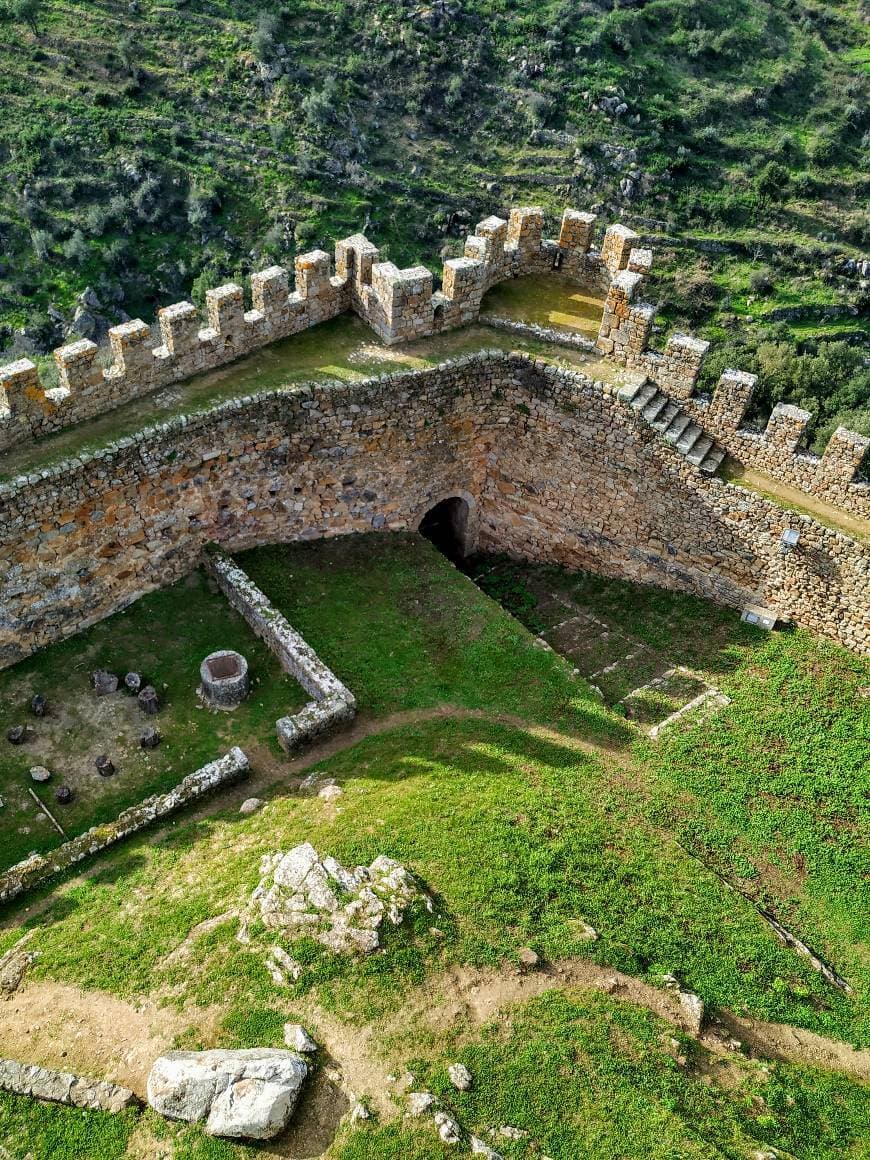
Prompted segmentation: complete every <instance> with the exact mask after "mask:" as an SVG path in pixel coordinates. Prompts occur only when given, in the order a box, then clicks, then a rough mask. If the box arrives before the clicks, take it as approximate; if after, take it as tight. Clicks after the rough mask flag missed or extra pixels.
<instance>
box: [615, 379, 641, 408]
mask: <svg viewBox="0 0 870 1160" xmlns="http://www.w3.org/2000/svg"><path fill="white" fill-rule="evenodd" d="M644 386H647V383H646V381H645V380H644V379H638V380H637V382H636V383H626V384H625V386H624V387H620V388H619V390H618V391H617V397H618V398H619V399H621V400H622V402H623V403H630V402H631V400H632V399H633V398H634V396H635V395H636V394H637V393H638V391H640V390H641V388H642V387H644Z"/></svg>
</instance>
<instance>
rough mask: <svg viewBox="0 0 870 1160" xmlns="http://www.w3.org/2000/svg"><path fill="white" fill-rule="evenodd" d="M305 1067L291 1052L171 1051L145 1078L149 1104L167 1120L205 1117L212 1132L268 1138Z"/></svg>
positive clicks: (287, 1109) (288, 1109)
mask: <svg viewBox="0 0 870 1160" xmlns="http://www.w3.org/2000/svg"><path fill="white" fill-rule="evenodd" d="M307 1074H308V1065H307V1064H306V1062H305V1060H304V1059H302V1058H301V1057H300V1056H298V1055H297V1054H296V1053H295V1052H292V1051H284V1050H281V1049H279V1048H271V1047H254V1048H248V1049H245V1050H240V1051H224V1050H213V1051H170V1052H167V1053H166V1055H161V1056H160V1057H159V1058H158V1059H157V1060H155V1062H154V1065H153V1067H152V1068H151V1072H150V1074H149V1076H148V1103H149V1104H150V1105H151V1107H152V1108H154V1110H155V1111H157V1112H159V1113H160V1114H161V1115H163V1116H166V1117H167V1118H168V1119H171V1120H184V1121H186V1122H187V1123H191V1124H192V1123H196V1122H197V1121H202V1120H205V1121H206V1127H205V1130H206V1131H207V1132H208V1133H209V1135H212V1136H228V1137H232V1138H243V1139H250V1140H271V1139H272V1138H273V1137H274V1136H277V1135H279V1134H280V1133H281V1132H283V1131H284V1129H285V1128H286V1127H287V1125H288V1124H289V1122H290V1118H291V1117H292V1115H293V1111H294V1109H295V1107H296V1103H297V1101H298V1099H299V1093H300V1091H301V1090H302V1085H303V1083H304V1082H305V1077H306V1076H307Z"/></svg>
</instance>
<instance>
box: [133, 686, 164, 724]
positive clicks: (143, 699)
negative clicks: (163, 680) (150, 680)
mask: <svg viewBox="0 0 870 1160" xmlns="http://www.w3.org/2000/svg"><path fill="white" fill-rule="evenodd" d="M137 699H138V701H139V708H140V709H141V710H142V712H143V713H145V714H146V715H147V716H148V717H153V716H154V714H155V713H157V712H159V710H160V701H159V700H158V698H157V690H156V689H155V688H154V686H153V685H146V686H145V688H144V689H143V690H142V691H141V692H140V693H139V696H138V698H137Z"/></svg>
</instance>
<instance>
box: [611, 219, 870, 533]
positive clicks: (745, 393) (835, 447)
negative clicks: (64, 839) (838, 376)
mask: <svg viewBox="0 0 870 1160" xmlns="http://www.w3.org/2000/svg"><path fill="white" fill-rule="evenodd" d="M613 228H614V229H615V227H613ZM614 244H615V243H614ZM635 252H636V251H632V253H635ZM602 254H604V250H602ZM605 256H607V255H605ZM642 283H643V277H642V276H641V274H640V273H634V272H633V268H632V267H631V266H629V267H628V268H626V269H624V270H622V271H620V272H618V273H617V274H616V275H615V276H614V278H613V281H612V283H611V285H610V289H609V290H608V292H607V297H606V299H605V303H604V314H603V317H602V322H601V328H600V330H599V334H598V343H597V346H598V349H599V351H601V353H602V354H603V355H604V356H605V357H607V358H609V359H612V360H613V361H614V362H616V363H617V364H619V365H620V366H624V367H628V368H630V369H633V370H636V371H640V372H641V373H643V374H646V375H648V376H649V378H650V379H651V380H652V381H653V382H654V383H656V384H657V385H658V387H659V388H660V389H661V390H662V391H663V392H664V393H665V394H667V395H669V396H670V397H671V398H672V399H674V400H677V401H679V403H680V405H681V406H682V407H683V408H684V409H685V410H686V411H687V412H688V413H689V414H690V415H691V417H692V418H693V419H694V420H695V422H697V423H699V424H700V425H701V426H702V427H703V428H704V430H705V431H707V432H708V433H709V434H710V435H711V436H713V437H714V438H715V439H716V440H717V441H718V442H719V443H720V444H721V445H722V446H723V447H724V448H725V450H726V451H727V452H728V453H729V454H730V455H732V456H733V457H734V458H735V459H736V460H738V461H739V462H740V463H742V464H744V465H745V466H747V467H753V468H756V469H757V470H759V471H762V472H764V473H765V474H766V475H770V476H771V477H772V478H773V479H775V480H778V481H779V482H780V483H784V484H786V485H788V486H790V487H794V488H797V489H798V490H800V491H803V492H806V493H807V494H808V495H815V496H818V497H819V498H820V499H822V500H824V501H825V502H827V503H830V504H833V505H835V506H836V507H840V508H842V509H843V510H844V511H849V512H852V513H854V514H855V515H858V516H862V517H864V518H865V519H866V518H870V484H868V483H867V482H866V481H864V480H861V479H858V478H856V474H857V473H858V470H859V467H860V465H861V462H862V459H863V458H864V455H865V453H866V451H867V448H868V447H870V439H867V438H866V437H865V436H863V435H857V434H855V433H854V432H852V431H848V430H847V429H846V428H845V427H840V428H838V429H837V430H836V431H835V432H834V434H833V435H832V436H831V439H830V441H829V443H828V446H827V447H826V449H825V452H824V454H823V455H821V456H818V455H814V454H813V453H812V452H809V451H806V450H803V449H801V441H802V440H803V438H804V434H805V431H806V428H807V424H808V423H809V422H810V420H811V418H812V416H811V415H810V413H809V412H808V411H802V410H801V409H800V408H798V407H793V406H790V405H788V404H779V405H778V406H777V407H775V408H774V410H773V413H772V414H771V416H770V419H769V421H768V423H767V427H766V428H765V429H764V430H763V431H761V430H757V429H755V428H753V427H746V426H744V425H743V419H744V416H745V414H746V410H747V408H748V406H749V402H750V400H751V398H752V392H753V390H754V388H755V383H756V376H755V375H750V374H747V373H746V372H744V371H740V370H726V371H725V372H724V374H723V375H722V376H721V378H720V380H719V383H718V385H717V387H716V390H715V391H714V393H713V397H712V399H706V398H704V397H702V396H698V395H697V394H696V393H695V390H696V386H697V382H698V376H699V374H700V371H701V366H702V364H703V362H704V358H705V356H706V354H707V351H708V349H709V346H710V344H709V343H708V342H704V341H703V340H701V339H697V338H693V337H692V336H691V335H688V334H678V333H675V334H672V335H670V337H669V338H668V340H667V342H666V343H665V346H664V349H663V350H662V351H656V350H651V349H650V348H649V345H648V344H649V339H650V335H651V333H652V324H653V317H654V315H655V308H654V307H653V306H650V305H649V304H648V303H645V302H637V301H635V299H636V297H637V292H638V290H639V288H640V286H641V285H642Z"/></svg>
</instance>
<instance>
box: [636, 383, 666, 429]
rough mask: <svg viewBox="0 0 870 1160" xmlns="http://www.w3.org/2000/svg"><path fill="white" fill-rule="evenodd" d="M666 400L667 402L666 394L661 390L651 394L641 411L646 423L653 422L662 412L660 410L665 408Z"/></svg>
mask: <svg viewBox="0 0 870 1160" xmlns="http://www.w3.org/2000/svg"><path fill="white" fill-rule="evenodd" d="M668 402H669V400H668V396H667V395H663V394H662V393H661V391H659V392H658V394H656V395H653V397H652V398H651V399H650V401H649V402H648V403H647V405H646V406H645V407H644V409H643V411H642V414H643V417H644V419H646V421H647V423H649V424H652V423H654V422H655V420H656V419H657V418H658V417H659V415H660V414H661V413H662V411H664V410H665V408H666V407H667V405H668Z"/></svg>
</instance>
